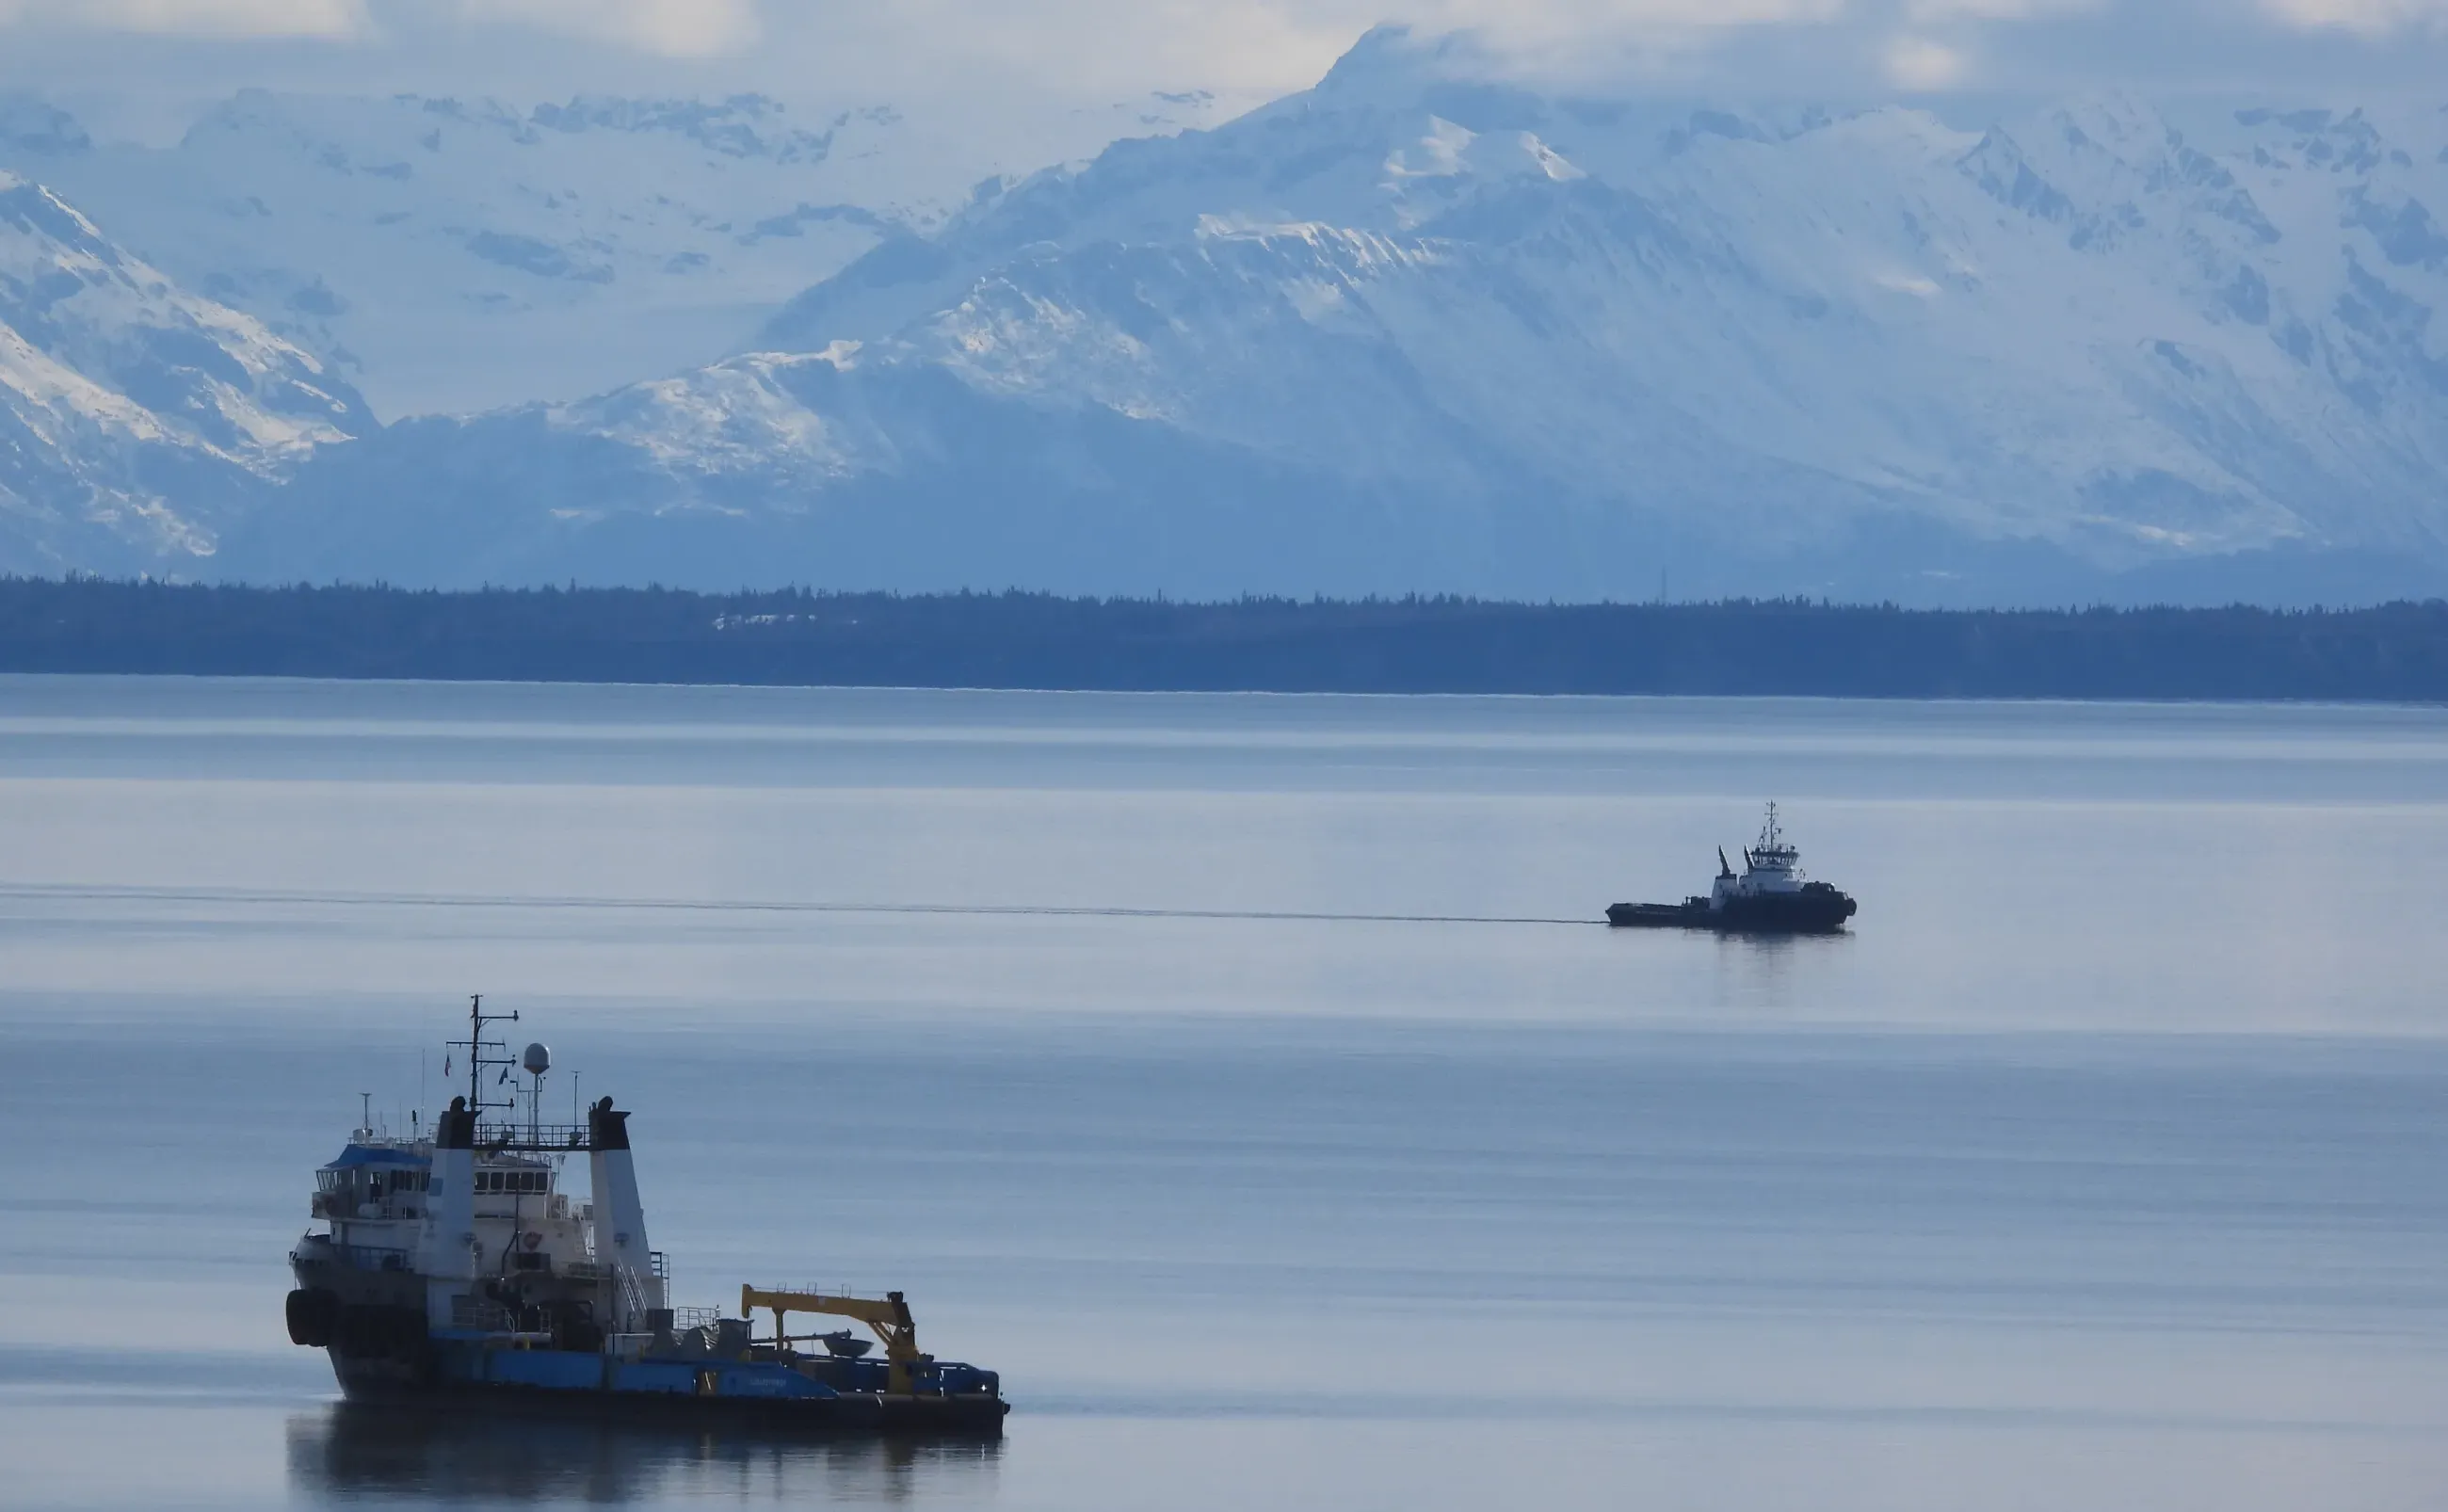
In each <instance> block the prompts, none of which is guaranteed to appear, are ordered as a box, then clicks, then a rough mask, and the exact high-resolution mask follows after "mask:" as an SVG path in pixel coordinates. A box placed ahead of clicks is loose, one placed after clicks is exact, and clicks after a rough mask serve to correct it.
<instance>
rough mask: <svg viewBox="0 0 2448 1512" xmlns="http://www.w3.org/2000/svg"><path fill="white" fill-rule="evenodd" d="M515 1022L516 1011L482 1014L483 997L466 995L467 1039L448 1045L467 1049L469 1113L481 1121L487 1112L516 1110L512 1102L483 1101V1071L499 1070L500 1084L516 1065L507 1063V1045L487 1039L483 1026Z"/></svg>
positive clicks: (481, 995)
mask: <svg viewBox="0 0 2448 1512" xmlns="http://www.w3.org/2000/svg"><path fill="white" fill-rule="evenodd" d="M518 1022H519V1015H518V1010H517V1009H515V1008H513V1009H511V1010H510V1011H509V1012H507V1013H488V1012H486V1011H485V995H484V994H483V993H481V992H477V993H471V994H469V998H468V1038H466V1039H464V1040H452V1041H450V1042H449V1043H450V1044H451V1045H452V1046H453V1047H457V1046H462V1045H464V1046H466V1047H467V1051H468V1111H469V1112H470V1113H473V1114H476V1115H478V1116H480V1117H481V1116H482V1115H483V1113H484V1111H485V1110H486V1109H487V1108H513V1109H514V1108H515V1107H516V1102H515V1101H501V1102H488V1101H485V1082H484V1074H485V1068H486V1067H487V1066H498V1067H500V1068H501V1070H502V1072H503V1076H502V1078H501V1079H500V1080H501V1081H507V1080H508V1075H507V1073H508V1071H509V1068H510V1067H511V1066H512V1065H514V1064H516V1063H517V1062H514V1061H512V1060H511V1059H510V1055H509V1049H510V1046H509V1042H507V1041H506V1040H488V1039H486V1038H485V1025H487V1024H516V1023H518ZM488 1050H499V1051H501V1052H502V1053H501V1054H499V1055H487V1054H486V1053H485V1052H486V1051H488ZM511 1097H512V1099H513V1100H514V1099H515V1097H516V1094H515V1093H513V1094H511ZM513 1116H514V1117H515V1114H514V1115H513Z"/></svg>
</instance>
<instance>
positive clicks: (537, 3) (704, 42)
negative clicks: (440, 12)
mask: <svg viewBox="0 0 2448 1512" xmlns="http://www.w3.org/2000/svg"><path fill="white" fill-rule="evenodd" d="M457 10H458V11H459V13H460V15H461V16H463V17H464V18H466V19H468V20H469V21H474V22H488V21H500V22H510V23H514V24H518V25H523V26H529V27H535V28H538V29H543V30H546V31H558V32H564V33H566V34H569V35H572V36H580V37H587V38H592V39H594V40H597V41H602V42H609V43H613V44H615V45H617V46H620V47H624V48H634V49H635V50H637V51H640V52H647V53H653V54H656V55H658V56H660V57H665V58H718V57H722V56H725V55H728V54H731V53H736V52H739V51H741V50H743V49H745V48H749V47H751V46H753V45H754V44H755V41H756V39H757V36H758V34H759V31H760V28H759V26H758V10H757V5H756V0H457Z"/></svg>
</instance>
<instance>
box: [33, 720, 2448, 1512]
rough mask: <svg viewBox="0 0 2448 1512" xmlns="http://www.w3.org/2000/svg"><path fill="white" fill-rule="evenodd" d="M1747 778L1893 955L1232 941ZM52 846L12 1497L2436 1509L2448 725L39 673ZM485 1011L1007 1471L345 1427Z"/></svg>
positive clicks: (1489, 915) (1086, 1505)
mask: <svg viewBox="0 0 2448 1512" xmlns="http://www.w3.org/2000/svg"><path fill="white" fill-rule="evenodd" d="M1769 796H1775V797H1778V798H1780V799H1782V800H1783V801H1784V802H1785V804H1786V805H1787V812H1788V816H1789V820H1790V829H1791V833H1792V835H1793V837H1794V838H1795V839H1796V840H1797V841H1798V842H1799V843H1800V844H1801V845H1802V846H1803V848H1804V852H1805V859H1806V861H1807V862H1808V863H1809V864H1810V865H1812V867H1813V868H1814V869H1815V870H1816V871H1819V872H1820V873H1822V874H1824V875H1826V876H1827V877H1829V878H1830V879H1831V880H1834V881H1836V882H1838V883H1839V884H1841V885H1843V886H1845V887H1846V888H1847V889H1848V890H1851V891H1853V892H1854V893H1855V894H1856V895H1857V896H1860V897H1861V898H1862V899H1863V900H1864V911H1863V914H1862V917H1861V918H1860V919H1859V920H1857V921H1856V928H1855V930H1854V932H1853V934H1852V935H1850V936H1849V937H1846V938H1841V939H1834V940H1822V941H1795V942H1785V943H1775V944H1770V943H1749V942H1739V941H1720V940H1716V939H1712V938H1707V937H1700V936H1684V935H1679V934H1648V933H1637V934H1634V933H1614V932H1610V931H1608V930H1606V929H1604V928H1596V927H1593V926H1591V925H1588V924H1582V923H1527V922H1524V923H1446V924H1425V923H1401V922H1360V921H1351V920H1335V919H1321V918H1271V919H1270V918H1246V917H1213V916H1209V917H1199V916H1195V915H1200V914H1207V915H1218V914H1221V915H1231V914H1247V913H1267V914H1334V913H1369V914H1406V915H1443V916H1449V917H1469V918H1484V919H1509V920H1582V919H1589V918H1593V917H1595V916H1596V915H1597V911H1598V910H1599V909H1602V908H1603V906H1604V905H1605V904H1606V903H1608V902H1611V901H1614V900H1616V899H1618V898H1656V899H1666V898H1673V897H1677V896H1680V895H1681V894H1682V893H1683V892H1685V891H1688V890H1693V889H1694V888H1697V887H1700V886H1702V885H1703V884H1704V883H1705V880H1706V877H1707V875H1708V873H1709V872H1710V871H1712V868H1713V863H1714V850H1715V848H1716V847H1717V846H1718V845H1721V844H1722V845H1725V846H1727V847H1728V848H1729V849H1730V850H1731V848H1732V847H1733V846H1735V845H1736V844H1738V843H1740V842H1742V841H1744V840H1747V839H1748V838H1749V837H1750V833H1751V832H1752V831H1753V830H1754V829H1755V828H1756V825H1757V820H1758V813H1757V809H1758V804H1759V801H1760V800H1761V799H1763V798H1766V797H1769ZM0 839H4V840H5V845H0V950H5V954H0V961H5V963H6V971H5V975H4V976H0V1149H5V1150H6V1152H7V1153H6V1155H5V1156H0V1473H5V1477H6V1479H5V1482H0V1502H5V1503H7V1504H9V1505H10V1506H17V1505H24V1506H29V1507H48V1506H61V1507H98V1508H113V1509H118V1508H139V1507H145V1508H150V1507H174V1506H198V1507H258V1506H265V1505H280V1504H288V1505H294V1506H300V1507H319V1506H331V1505H339V1504H349V1505H355V1504H360V1503H362V1504H368V1505H380V1506H396V1507H433V1506H446V1505H447V1506H449V1507H453V1508H460V1507H483V1506H505V1507H512V1506H515V1507H526V1506H538V1505H555V1504H577V1503H612V1504H619V1505H624V1506H633V1507H638V1508H641V1509H642V1508H655V1507H665V1506H675V1507H678V1506H685V1507H699V1506H720V1505H735V1504H738V1505H747V1504H755V1505H767V1504H783V1503H792V1504H834V1505H842V1506H851V1507H868V1506H881V1505H893V1506H908V1507H913V1508H923V1509H933V1508H966V1507H993V1508H1011V1509H1020V1508H1029V1509H1036V1508H1044V1509H1081V1512H1100V1509H1107V1508H1111V1509H1117V1512H1119V1509H1123V1508H1200V1509H1205V1508H1214V1509H1225V1508H1236V1509H1237V1508H1247V1507H1253V1506H1289V1507H1299V1506H1320V1507H1324V1506H1333V1507H1337V1508H1351V1507H1358V1508H1374V1507H1385V1508H1423V1509H1430V1512H1441V1509H1448V1508H1450V1509H1461V1508H1481V1507H1487V1508H1496V1507H1508V1508H1509V1507H1513V1506H1528V1505H1544V1506H1549V1507H1557V1508H1580V1507H1629V1506H1638V1507H1644V1508H1726V1509H1745V1512H1748V1509H1768V1508H1784V1507H1790V1506H1800V1505H1808V1506H1812V1507H1817V1508H1831V1509H1838V1512H1848V1509H1855V1508H1859V1509H1870V1508H1923V1507H1926V1508H1932V1509H1936V1508H1948V1509H1982V1512H1985V1509H1991V1508H2027V1507H2028V1508H2041V1507H2048V1508H2059V1507H2072V1508H2093V1507H2152V1508H2161V1507H2166V1508H2193V1507H2200V1508H2217V1509H2220V1512H2255V1509H2263V1508H2268V1509H2279V1508H2286V1509H2295V1508H2303V1507H2308V1506H2320V1507H2323V1508H2343V1509H2362V1508H2398V1507H2404V1508H2413V1507H2429V1506H2434V1505H2436V1504H2437V1502H2438V1486H2440V1485H2441V1484H2442V1483H2448V1158H2443V1154H2442V1152H2443V1150H2448V1140H2443V1138H2442V1136H2443V1134H2448V1036H2443V1035H2442V1033H2441V1029H2442V1026H2443V1024H2448V1020H2443V1016H2442V1011H2441V1005H2440V1003H2439V1002H2438V987H2439V985H2440V984H2441V983H2443V982H2444V981H2448V931H2442V930H2441V929H2440V928H2438V909H2439V900H2440V899H2441V898H2442V897H2443V896H2448V713H2442V712H2438V711H2374V710H2341V709H2308V708H2303V709H2299V708H2286V709H2260V708H2256V709H2236V708H2225V709H2194V708H2132V707H2103V706H2092V705H2074V704H2059V705H2021V706H1997V705H1969V706H1941V705H1913V704H1887V705H1867V704H1845V703H1812V702H1799V701H1796V702H1788V701H1731V702H1712V701H1695V702H1680V701H1672V700H1662V701H1661V700H1621V701H1614V700H1511V699H1267V698H1117V697H1056V696H1015V695H971V694H895V693H830V692H800V691H749V690H717V689H696V690H655V689H623V688H509V687H500V688H483V687H456V688H453V687H424V686H344V685H328V684H311V683H310V684H276V683H248V682H200V681H130V680H113V679H94V680H83V679H18V680H10V679H0ZM978 909H983V910H987V911H965V910H978ZM1026 909H1046V910H1080V911H1042V912H1029V911H1021V910H1026ZM1110 909H1131V910H1138V912H1137V913H1133V914H1120V913H1115V912H1100V911H1095V910H1110ZM1185 915H1192V916H1185ZM476 990H483V991H486V992H488V994H491V995H492V997H493V999H494V1001H495V1002H497V1003H498V1004H499V1005H502V1006H504V1007H509V1006H516V1007H518V1008H519V1009H520V1010H521V1011H522V1013H523V1014H525V1015H526V1020H525V1022H524V1023H523V1024H522V1025H521V1026H520V1027H521V1032H522V1037H524V1035H525V1033H526V1032H527V1031H532V1032H533V1033H534V1034H536V1035H537V1036H538V1037H541V1038H545V1039H547V1040H549V1041H551V1042H552V1043H553V1045H554V1046H555V1049H556V1051H557V1053H558V1056H559V1059H560V1061H561V1063H562V1065H563V1067H564V1072H565V1073H568V1074H562V1075H557V1076H556V1079H555V1081H554V1084H553V1087H552V1089H551V1090H550V1091H549V1092H548V1095H547V1101H548V1102H552V1103H558V1100H560V1099H561V1098H564V1097H567V1098H570V1099H572V1100H573V1101H575V1100H576V1099H577V1098H579V1097H582V1096H583V1097H584V1098H587V1099H592V1098H594V1097H597V1096H600V1095H602V1094H604V1093H607V1092H608V1093H612V1094H614V1095H616V1096H617V1097H618V1098H619V1099H620V1100H621V1101H622V1103H623V1105H626V1106H631V1107H634V1108H636V1109H638V1110H639V1111H638V1117H637V1120H636V1122H635V1125H634V1127H635V1129H636V1132H637V1134H638V1138H639V1141H640V1146H641V1149H640V1166H641V1175H642V1177H643V1180H644V1182H645V1184H646V1196H647V1201H648V1205H649V1215H650V1218H651V1219H652V1221H653V1223H654V1236H655V1242H656V1243H657V1244H658V1246H659V1247H660V1248H662V1249H665V1250H667V1251H669V1252H671V1254H672V1255H673V1258H674V1261H675V1264H676V1266H677V1268H678V1271H679V1292H681V1293H682V1300H686V1301H697V1302H708V1303H711V1302H716V1301H719V1300H720V1299H721V1298H722V1297H723V1296H724V1294H725V1292H726V1291H729V1290H731V1289H734V1288H736V1286H737V1284H738V1283H739V1282H740V1281H742V1280H817V1279H821V1280H827V1281H834V1280H838V1281H842V1282H846V1283H850V1284H853V1285H856V1286H859V1287H860V1288H862V1289H864V1290H880V1289H882V1288H883V1287H886V1286H896V1287H904V1288H906V1289H907V1290H908V1292H910V1294H911V1297H912V1299H913V1302H914V1303H915V1305H916V1307H917V1310H918V1314H919V1318H920V1323H921V1327H922V1332H923V1334H924V1336H925V1338H926V1342H927V1344H928V1347H929V1348H930V1349H934V1350H936V1351H937V1352H940V1353H944V1354H947V1355H950V1356H954V1357H961V1358H969V1359H974V1360H977V1361H979V1362H981V1363H985V1364H988V1365H991V1366H994V1367H996V1368H1000V1369H1001V1370H1002V1371H1003V1372H1004V1381H1005V1384H1006V1389H1007V1390H1008V1392H1009V1393H1010V1395H1011V1396H1012V1397H1013V1398H1014V1400H1015V1401H1016V1403H1017V1404H1018V1408H1017V1410H1016V1411H1015V1413H1014V1415H1013V1417H1012V1419H1011V1423H1010V1429H1009V1433H1008V1436H1007V1438H1006V1439H1005V1441H1004V1443H1003V1444H1002V1445H999V1446H997V1447H996V1448H994V1449H992V1450H990V1451H988V1450H980V1449H977V1448H974V1447H969V1448H962V1447H937V1448H914V1449H913V1448H898V1449H895V1448H886V1447H880V1446H874V1445H836V1446H808V1445H778V1444H773V1443H761V1442H755V1441H746V1442H738V1441H732V1440H727V1439H722V1438H700V1437H696V1436H688V1437H680V1438H669V1437H656V1436H652V1435H646V1436H640V1435H634V1434H607V1433H602V1432H596V1431H593V1430H590V1429H587V1428H584V1427H583V1426H538V1425H532V1424H523V1425H511V1426H493V1427H488V1426H484V1425H482V1424H475V1425H470V1424H466V1423H459V1422H451V1421H443V1422H437V1423H405V1424H403V1423H399V1422H396V1421H388V1420H379V1419H378V1420H375V1421H372V1422H369V1421H365V1420H363V1419H362V1418H360V1417H357V1416H354V1415H352V1414H348V1413H345V1412H342V1411H339V1410H337V1409H336V1408H335V1406H334V1401H333V1397H334V1393H333V1391H332V1388H331V1382H330V1378H329V1373H328V1370H327V1368H325V1367H324V1366H323V1364H322V1362H321V1359H320V1356H319V1355H309V1354H308V1353H307V1352H306V1351H303V1350H298V1349H292V1348H291V1347H290V1346H289V1345H288V1344H287V1342H286V1337H285V1334H284V1333H283V1332H282V1328H281V1322H280V1298H281V1295H282V1293H283V1292H285V1290H286V1288H287V1280H286V1276H285V1273H284V1271H283V1267H282V1263H281V1256H282V1254H284V1252H285V1250H286V1248H287V1246H288V1244H289V1243H290V1242H291V1241H292V1240H293V1239H294V1238H295V1237H296V1234H297V1233H298V1232H299V1231H300V1230H301V1229H302V1228H303V1227H304V1223H305V1217H304V1213H305V1197H306V1193H307V1190H308V1186H309V1173H310V1172H311V1170H312V1168H313V1166H314V1165H316V1163H318V1162H319V1161H320V1160H322V1159H324V1158H328V1157H329V1156H330V1155H331V1154H332V1153H333V1152H334V1151H335V1149H336V1147H337V1144H338V1142H339V1140H340V1139H341V1138H342V1137H343V1136H344V1134H345V1131H346V1129H347V1127H348V1126H349V1125H350V1124H351V1123H353V1122H354V1121H355V1118H356V1115H357V1110H358V1106H359V1096H358V1095H359V1094H360V1093H361V1092H364V1093H371V1094H373V1104H374V1106H375V1108H376V1109H377V1112H378V1116H380V1117H383V1118H385V1119H388V1120H390V1121H391V1122H392V1124H393V1125H395V1126H399V1125H404V1124H405V1122H406V1121H407V1118H408V1115H409V1113H410V1110H411V1109H415V1110H420V1111H425V1110H430V1108H431V1106H432V1105H433V1103H434V1102H435V1101H438V1098H439V1097H440V1096H443V1095H447V1094H443V1093H442V1091H441V1076H440V1069H441V1055H442V1051H441V1048H440V1045H441V1042H442V1041H443V1040H444V1039H445V1038H447V1037H448V1036H449V1034H450V1033H451V1032H453V1024H452V1014H453V1013H454V1011H457V1010H458V1008H459V1007H460V1005H462V1004H464V994H466V993H468V992H470V991H476ZM573 1083H574V1084H573Z"/></svg>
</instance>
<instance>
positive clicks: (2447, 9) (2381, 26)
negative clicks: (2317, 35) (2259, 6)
mask: <svg viewBox="0 0 2448 1512" xmlns="http://www.w3.org/2000/svg"><path fill="white" fill-rule="evenodd" d="M2266 3H2267V5H2268V8H2269V11H2270V13H2271V14H2272V15H2274V16H2276V17H2278V19H2280V20H2281V21H2284V22H2286V23H2288V24H2289V25H2292V26H2298V27H2305V28H2313V29H2331V30H2339V31H2351V32H2354V33H2356V34H2357V35H2359V36H2366V37H2381V36H2387V35H2390V34H2391V33H2394V32H2400V31H2408V30H2414V29H2434V30H2436V29H2440V28H2442V27H2448V0H2266Z"/></svg>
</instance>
